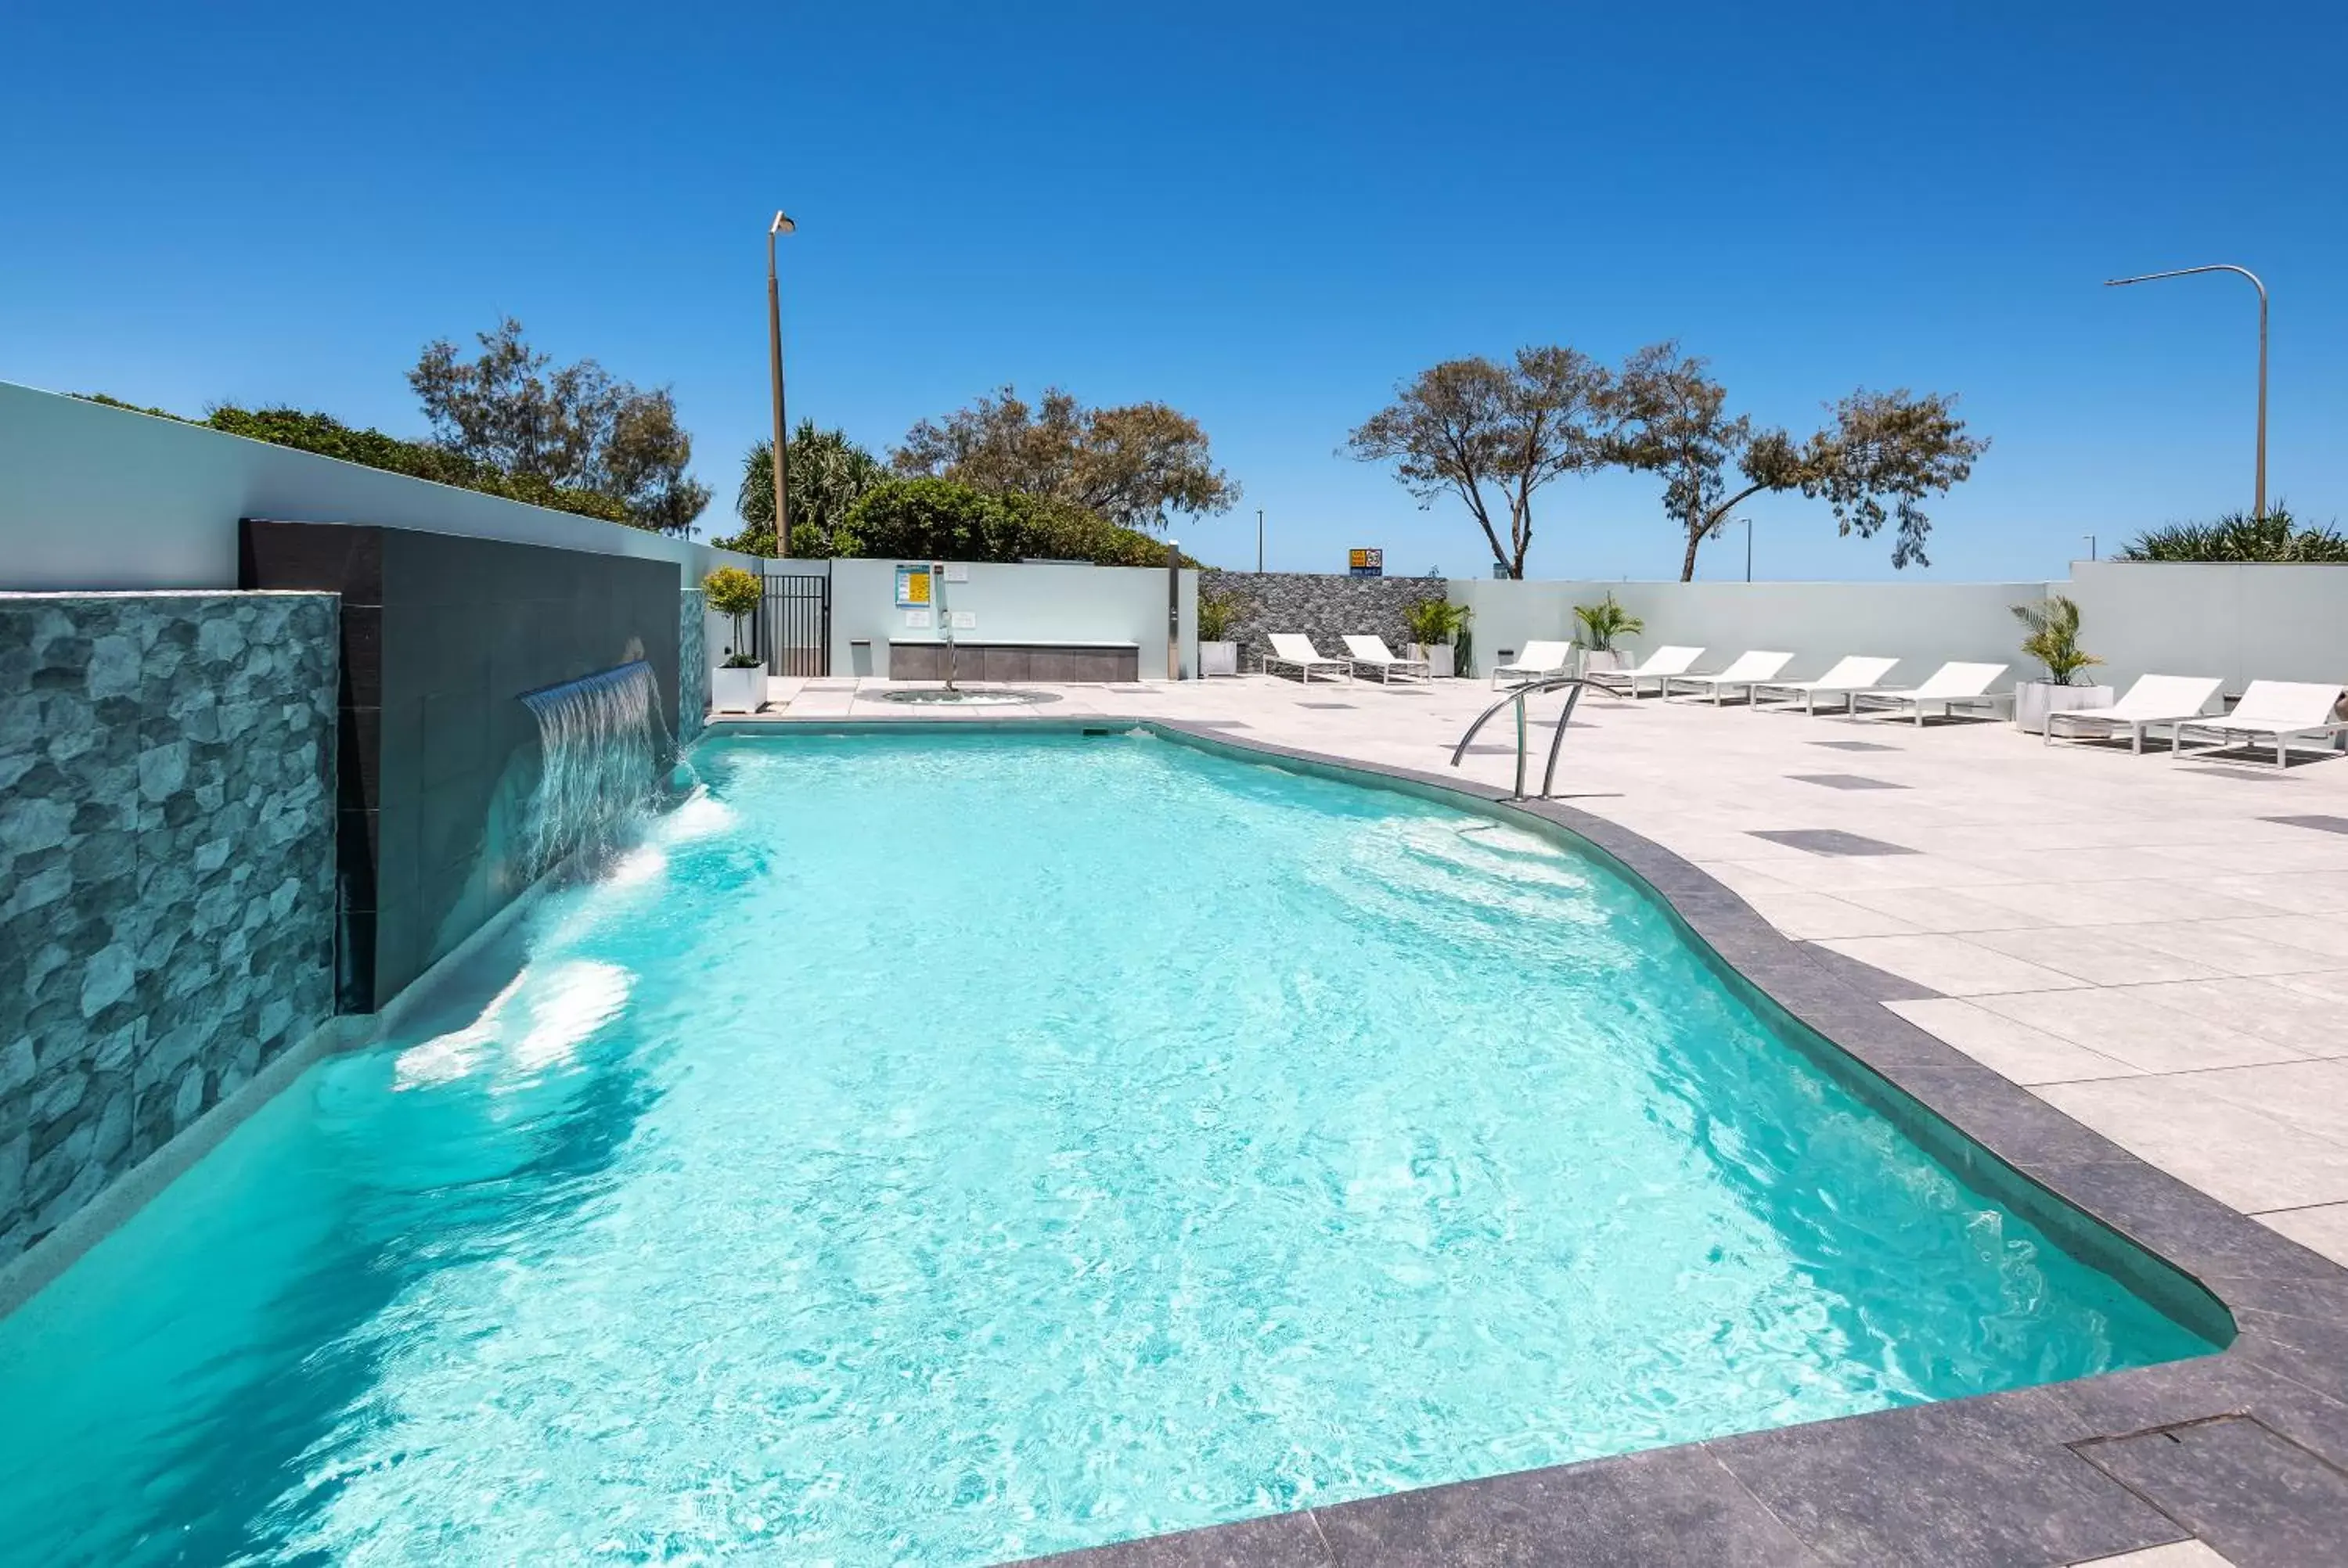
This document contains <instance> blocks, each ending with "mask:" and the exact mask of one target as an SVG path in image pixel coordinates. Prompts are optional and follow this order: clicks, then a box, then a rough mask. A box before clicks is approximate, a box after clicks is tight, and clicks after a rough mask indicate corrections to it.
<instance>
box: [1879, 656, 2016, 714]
mask: <svg viewBox="0 0 2348 1568" xmlns="http://www.w3.org/2000/svg"><path fill="white" fill-rule="evenodd" d="M2009 668H2010V666H2008V665H2004V664H1962V663H1954V662H1952V663H1948V664H1943V665H1941V667H1940V668H1939V669H1938V670H1935V671H1932V673H1931V675H1930V676H1928V677H1927V678H1926V679H1925V682H1924V683H1923V684H1922V685H1921V686H1911V687H1892V686H1878V687H1875V688H1873V689H1872V690H1869V691H1866V692H1852V693H1851V697H1850V716H1851V717H1852V718H1854V719H1858V718H1861V717H1864V716H1865V714H1866V712H1867V711H1868V710H1869V708H1880V709H1883V710H1884V711H1886V712H1893V713H1898V714H1900V715H1901V716H1902V717H1906V716H1908V715H1910V714H1912V715H1913V716H1914V717H1915V720H1916V727H1917V728H1919V729H1921V728H1923V725H1924V719H1925V716H1926V715H1927V714H1929V713H1931V712H1932V711H1933V710H1934V709H1936V708H1937V709H1938V710H1940V712H1941V715H1942V716H1943V717H1945V718H1952V719H1953V718H1955V717H1956V715H1957V710H1958V709H1959V708H1975V709H1979V708H1994V707H1995V706H1996V703H1997V701H1998V699H1996V698H1995V697H1993V696H1991V695H1990V694H1989V688H1990V682H1993V681H1994V680H1996V679H1997V678H1998V677H1999V676H2001V675H2003V674H2004V673H2005V672H2006V671H2007V670H2008V669H2009Z"/></svg>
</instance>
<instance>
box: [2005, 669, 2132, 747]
mask: <svg viewBox="0 0 2348 1568" xmlns="http://www.w3.org/2000/svg"><path fill="white" fill-rule="evenodd" d="M2112 702H2113V694H2112V689H2111V688H2110V687H2109V686H2057V685H2055V683H2054V682H2052V681H2017V682H2014V683H2013V727H2014V728H2015V729H2017V730H2020V731H2022V732H2023V733H2025V734H2031V735H2043V734H2044V733H2046V715H2047V714H2049V713H2075V712H2080V711H2081V710H2083V709H2087V708H2108V707H2110V706H2111V705H2112Z"/></svg>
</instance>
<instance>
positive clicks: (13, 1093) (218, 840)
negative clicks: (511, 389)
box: [0, 592, 339, 1265]
mask: <svg viewBox="0 0 2348 1568" xmlns="http://www.w3.org/2000/svg"><path fill="white" fill-rule="evenodd" d="M338 664H339V654H338V650H337V631H336V608H335V600H334V599H333V597H332V596H331V595H324V594H253V593H204V592H194V593H134V594H92V595H67V594H58V595H46V594H41V595H13V594H0V1265H5V1264H7V1263H9V1262H10V1261H12V1260H14V1259H15V1257H16V1256H17V1255H20V1254H21V1253H22V1252H23V1251H24V1250H25V1249H26V1247H28V1246H30V1245H32V1244H33V1243H35V1242H36V1241H38V1240H40V1239H41V1237H43V1236H44V1235H47V1234H48V1233H49V1232H50V1231H52V1230H54V1229H56V1228H57V1225H59V1224H60V1223H61V1222H62V1221H64V1220H65V1219H67V1217H68V1216H70V1215H71V1214H73V1213H74V1212H75V1211H76V1210H77V1209H79V1208H81V1207H82V1206H83V1205H84V1204H87V1203H88V1202H89V1200H90V1199H91V1198H93V1197H95V1196H96V1195H97V1194H98V1193H99V1192H100V1191H102V1190H103V1189H104V1188H105V1187H106V1185H107V1184H108V1183H109V1182H111V1181H112V1180H113V1179H114V1178H115V1177H117V1176H118V1175H120V1174H122V1173H124V1172H126V1171H128V1170H129V1169H130V1167H131V1166H133V1165H135V1164H137V1163H139V1161H140V1160H142V1159H144V1158H145V1157H146V1156H148V1155H149V1154H151V1153H154V1152H155V1151H156V1150H157V1149H159V1148H160V1147H161V1146H162V1145H163V1144H164V1143H168V1142H169V1141H170V1139H171V1138H172V1137H173V1136H174V1135H175V1134H177V1133H179V1132H182V1131H184V1130H185V1129H186V1128H187V1127H188V1125H189V1124H190V1123H191V1122H193V1121H194V1120H195V1119H196V1118H197V1117H198V1116H200V1115H201V1114H202V1113H203V1112H204V1111H205V1110H207V1109H208V1108H210V1107H211V1106H212V1105H213V1104H215V1103H217V1102H219V1101H220V1100H221V1098H223V1097H224V1096H226V1095H228V1094H231V1093H233V1092H234V1091H236V1090H237V1089H238V1088H239V1087H240V1086H242V1084H243V1083H244V1082H245V1081H247V1080H248V1079H250V1078H251V1077H252V1075H253V1074H254V1072H256V1071H259V1069H260V1068H261V1066H262V1065H263V1063H264V1062H266V1061H270V1060H271V1059H273V1057H275V1056H277V1055H278V1054H279V1053H280V1052H282V1051H283V1050H286V1049H287V1048H288V1047H290V1046H292V1045H294V1044H295V1043H297V1042H299V1041H301V1040H303V1039H304V1038H305V1037H306V1036H307V1035H308V1034H309V1033H310V1032H311V1031H312V1030H314V1029H316V1028H317V1027H318V1026H319V1025H321V1024H323V1023H324V1022H325V1021H326V1020H327V1019H328V1018H329V1016H330V1015H331V1014H332V1013H333V1011H334V989H335V988H334V941H335V682H336V678H337V673H338Z"/></svg>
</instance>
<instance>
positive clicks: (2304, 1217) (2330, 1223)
mask: <svg viewBox="0 0 2348 1568" xmlns="http://www.w3.org/2000/svg"><path fill="white" fill-rule="evenodd" d="M2257 1217H2258V1222H2259V1224H2260V1225H2265V1226H2266V1227H2267V1228H2268V1229H2270V1230H2273V1231H2278V1232H2280V1233H2281V1234H2282V1235H2287V1236H2289V1237H2290V1238H2291V1240H2293V1241H2295V1242H2297V1243H2298V1244H2299V1245H2302V1246H2303V1247H2305V1248H2307V1249H2308V1250H2309V1251H2310V1252H2320V1253H2322V1255H2324V1256H2326V1257H2328V1258H2330V1259H2331V1260H2332V1261H2333V1262H2334V1263H2336V1264H2339V1265H2341V1266H2343V1267H2348V1204H2319V1205H2317V1206H2316V1207H2314V1208H2312V1209H2277V1210H2275V1211H2274V1212H2272V1213H2271V1214H2260V1215H2259V1216H2257Z"/></svg>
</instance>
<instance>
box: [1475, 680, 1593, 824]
mask: <svg viewBox="0 0 2348 1568" xmlns="http://www.w3.org/2000/svg"><path fill="white" fill-rule="evenodd" d="M1589 684H1590V682H1587V681H1585V680H1583V679H1582V678H1581V676H1579V675H1547V676H1543V677H1542V678H1541V679H1540V680H1538V681H1528V682H1525V683H1524V684H1523V685H1521V686H1519V687H1517V688H1516V689H1515V690H1514V691H1512V692H1509V694H1508V695H1507V696H1505V697H1503V698H1501V699H1500V700H1499V701H1498V702H1495V703H1493V704H1492V705H1491V706H1490V707H1488V708H1487V709H1485V710H1484V711H1483V712H1480V713H1478V714H1477V715H1476V722H1475V723H1472V724H1470V725H1468V733H1466V734H1464V735H1462V736H1460V737H1459V743H1458V744H1457V746H1454V747H1453V748H1452V749H1451V765H1452V766H1453V767H1455V768H1456V767H1457V766H1458V765H1459V759H1460V758H1461V757H1464V756H1466V755H1467V754H1468V742H1470V741H1472V740H1474V739H1475V738H1476V735H1477V733H1478V731H1480V730H1482V729H1483V727H1484V726H1485V724H1487V723H1489V722H1490V720H1491V717H1492V715H1493V714H1495V713H1497V712H1499V711H1500V710H1501V709H1503V708H1509V707H1513V708H1515V709H1516V711H1517V793H1516V794H1512V795H1510V796H1509V799H1510V800H1522V799H1524V798H1525V699H1526V698H1528V697H1537V696H1539V695H1540V694H1541V693H1542V692H1565V693H1566V699H1565V711H1564V712H1561V713H1560V714H1559V715H1558V716H1557V733H1556V735H1554V736H1553V737H1551V739H1550V743H1549V766H1548V768H1547V769H1546V770H1544V771H1543V773H1542V774H1541V792H1540V797H1541V799H1543V800H1547V799H1548V798H1549V793H1550V790H1551V789H1552V788H1554V787H1555V786H1556V784H1557V754H1558V752H1559V750H1560V748H1561V747H1562V746H1563V745H1564V744H1565V727H1566V725H1567V724H1569V723H1572V721H1573V706H1574V704H1575V703H1577V702H1581V692H1582V688H1584V687H1586V686H1588V685H1589Z"/></svg>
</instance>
